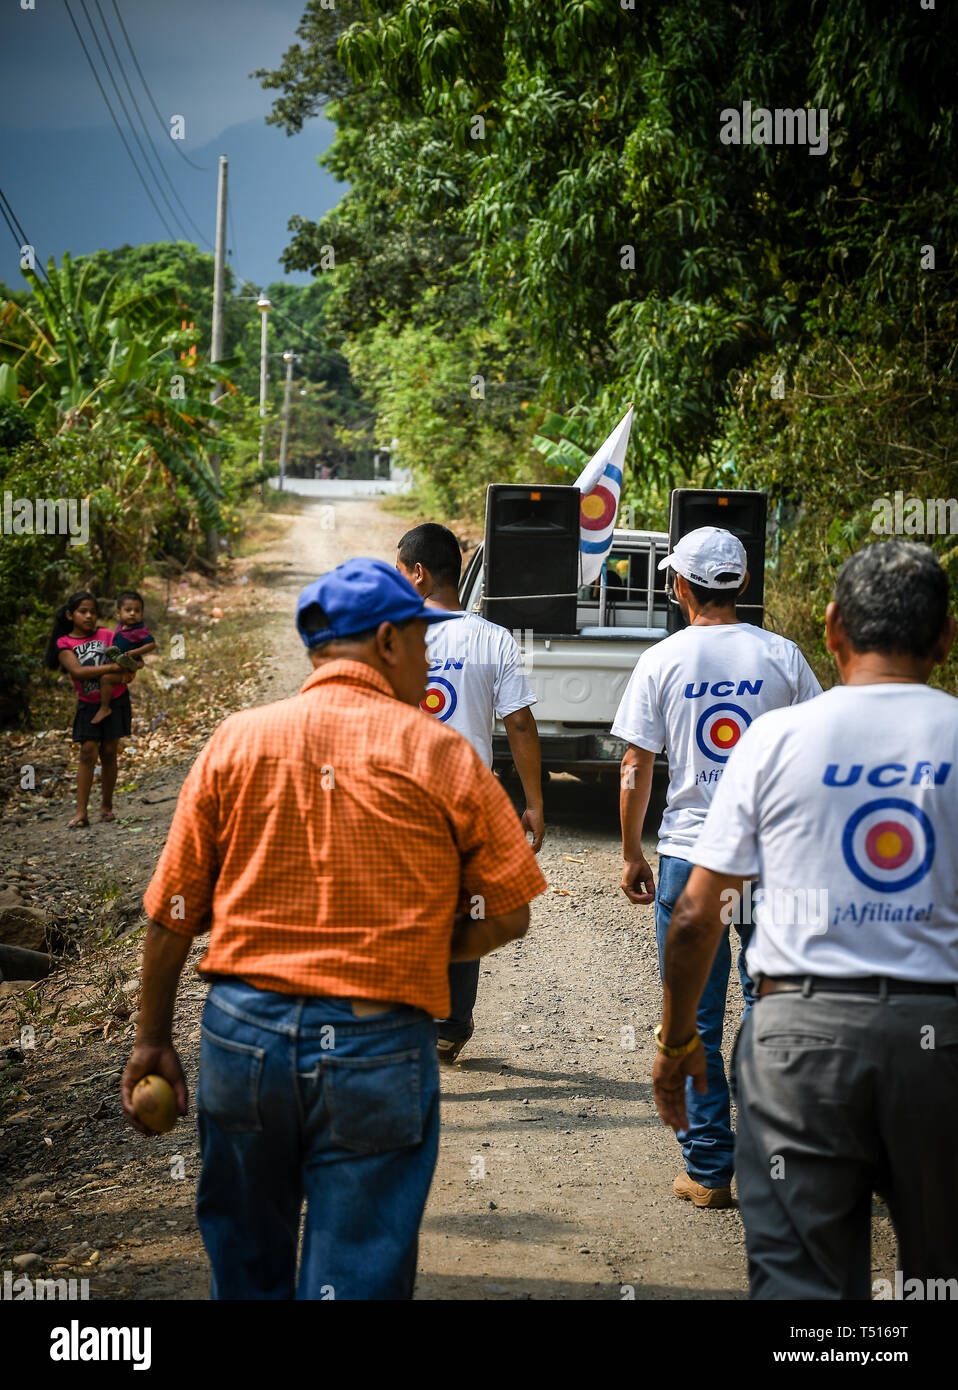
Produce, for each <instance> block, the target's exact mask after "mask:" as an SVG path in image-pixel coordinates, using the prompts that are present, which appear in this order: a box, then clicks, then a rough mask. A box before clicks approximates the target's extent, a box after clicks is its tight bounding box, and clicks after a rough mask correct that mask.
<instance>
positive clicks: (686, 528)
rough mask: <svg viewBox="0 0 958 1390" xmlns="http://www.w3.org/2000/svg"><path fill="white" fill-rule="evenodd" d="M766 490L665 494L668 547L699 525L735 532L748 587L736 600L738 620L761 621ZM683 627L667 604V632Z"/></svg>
mask: <svg viewBox="0 0 958 1390" xmlns="http://www.w3.org/2000/svg"><path fill="white" fill-rule="evenodd" d="M767 513H768V494H767V493H764V492H745V491H735V490H733V491H723V490H721V489H719V488H694V487H677V488H673V489H672V492H671V494H670V497H669V550H672V548H673V547H674V546H675V545H676V543H677V542H678V541H680V540H681V539H682V537H683V536H687V535H688V533H689V532H690V531H697V530H698V528H699V527H700V526H721V527H722V529H723V530H725V531H731V533H732V535H733V536H738V538H739V540H740V541H741V542H742V544H743V545H744V546H745V554H746V556H747V557H748V587H747V588H746V590H745V592H744V593H743V594H742V596H741V598H739V599H738V600H737V602H736V613H737V616H738V618H739V621H740V622H743V623H754V624H755V626H756V627H761V626H762V625H763V623H764V621H765V521H766V516H767ZM683 627H685V619H684V618H683V617H682V610H681V609H680V608H679V607H677V605H676V604H674V603H670V604H669V618H668V628H669V632H678V631H679V629H680V628H683Z"/></svg>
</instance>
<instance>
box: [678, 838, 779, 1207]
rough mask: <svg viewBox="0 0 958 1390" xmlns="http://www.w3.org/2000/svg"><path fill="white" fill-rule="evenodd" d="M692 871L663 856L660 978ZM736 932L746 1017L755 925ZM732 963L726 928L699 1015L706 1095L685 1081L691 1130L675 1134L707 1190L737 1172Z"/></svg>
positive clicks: (688, 1168)
mask: <svg viewBox="0 0 958 1390" xmlns="http://www.w3.org/2000/svg"><path fill="white" fill-rule="evenodd" d="M693 868H694V865H692V864H690V863H689V861H688V860H687V859H676V858H673V857H671V856H667V855H663V856H662V857H661V858H660V860H659V882H658V886H657V888H656V890H655V939H656V943H657V945H658V948H659V972H660V974H664V970H665V938H666V934H667V932H668V930H669V923H670V922H671V920H672V909H673V908H674V907H675V904H676V903H677V902H678V900H679V898H680V897H681V895H682V890H683V889H684V887H685V885H686V884H687V883H688V881H689V877H690V875H691V873H692V869H693ZM736 930H737V931H738V934H739V938H740V940H741V943H742V949H741V951H740V952H739V957H738V974H739V979H740V981H741V983H742V993H743V994H744V996H745V1012H746V1013H747V1012H748V1010H749V1009H750V1008H751V1006H752V1004H753V1002H754V1000H755V991H754V988H753V986H752V981H751V980H750V979H749V976H748V973H747V971H746V969H745V950H746V947H747V946H748V943H749V941H750V940H751V939H752V927H751V924H747V925H746V924H743V925H742V926H740V927H737V928H736ZM731 965H732V950H731V945H730V943H729V928H728V927H726V928H725V930H724V931H723V933H722V935H721V938H720V939H719V944H718V950H717V951H716V953H715V960H714V961H713V962H712V969H711V970H710V971H709V977H708V979H707V980H706V982H705V989H704V990H703V991H702V998H701V999H700V1000H699V1007H698V1014H697V1017H696V1025H697V1027H698V1030H699V1034H700V1036H701V1038H702V1044H703V1046H704V1047H705V1058H706V1076H707V1080H708V1091H707V1092H706V1093H705V1095H704V1096H701V1095H699V1093H698V1091H696V1090H695V1089H694V1087H693V1085H692V1082H691V1079H690V1080H689V1081H687V1083H686V1089H685V1102H686V1110H687V1113H688V1117H689V1127H688V1129H682V1130H679V1131H678V1133H677V1134H676V1136H675V1137H676V1138H677V1139H678V1141H679V1143H680V1144H681V1145H682V1154H683V1156H684V1158H685V1167H686V1171H687V1172H688V1175H689V1177H690V1178H692V1179H694V1181H695V1182H700V1183H701V1184H702V1185H703V1187H728V1186H729V1184H730V1183H731V1181H732V1173H733V1172H734V1160H733V1149H734V1140H733V1137H732V1113H731V1107H730V1104H729V1089H728V1081H727V1080H726V1079H725V1064H724V1062H723V1061H722V1027H723V1024H724V1022H725V996H726V994H727V993H728V977H729V972H730V970H731ZM743 1016H744V1015H743Z"/></svg>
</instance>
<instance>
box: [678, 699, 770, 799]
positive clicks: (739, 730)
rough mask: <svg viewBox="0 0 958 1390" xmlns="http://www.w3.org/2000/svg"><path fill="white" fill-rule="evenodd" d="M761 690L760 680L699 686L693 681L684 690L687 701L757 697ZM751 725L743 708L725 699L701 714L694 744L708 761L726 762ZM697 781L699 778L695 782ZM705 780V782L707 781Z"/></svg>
mask: <svg viewBox="0 0 958 1390" xmlns="http://www.w3.org/2000/svg"><path fill="white" fill-rule="evenodd" d="M761 688H762V682H761V680H755V681H739V682H738V685H737V687H736V682H735V681H729V680H725V681H713V682H712V684H711V686H710V685H709V683H708V681H700V682H699V684H698V687H697V688H696V685H695V683H694V682H690V683H689V684H688V685H687V686H686V687H685V698H686V699H687V700H699V699H701V698H702V697H703V696H704V695H706V694H711V695H719V696H722V695H738V696H742V695H757V694H758V693H759V691H760V690H761ZM751 722H752V716H751V715H750V714H749V712H748V710H746V709H743V708H742V706H741V705H736V704H732V703H731V702H730V701H727V700H723V701H721V702H720V703H719V704H712V705H708V706H706V708H705V709H704V710H703V711H702V713H701V714H700V715H699V717H698V720H697V721H696V725H695V742H696V744H697V746H698V748H699V750H700V752H702V753H704V754H705V756H706V757H707V758H710V759H711V760H712V762H715V763H727V762H728V760H729V754H730V753H731V751H732V749H733V748H734V747H735V745H736V744H737V743H738V741H739V739H740V738H741V737H742V735H743V734H744V732H745V730H746V729H747V728H748V726H749V724H751ZM696 780H698V779H696ZM702 780H705V779H704V778H703V779H702Z"/></svg>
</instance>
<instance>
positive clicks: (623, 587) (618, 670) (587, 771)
mask: <svg viewBox="0 0 958 1390" xmlns="http://www.w3.org/2000/svg"><path fill="white" fill-rule="evenodd" d="M668 548H669V538H668V536H667V534H666V533H665V532H662V531H619V530H616V531H615V532H614V533H613V540H612V549H611V552H610V554H609V558H608V563H607V565H606V569H605V571H604V573H603V576H602V581H601V583H596V584H595V585H592V586H591V587H590V588H586V589H581V590H580V591H579V598H578V603H577V607H576V631H575V632H574V633H571V632H569V633H547V632H539V631H530V632H528V633H524V632H516V633H515V637H516V639H517V641H518V642H519V645H520V647H521V648H522V652H523V659H524V664H525V668H526V674H527V675H528V677H529V680H530V682H531V684H532V686H533V689H534V690H535V692H536V695H537V697H538V699H537V703H536V704H535V705H534V706H533V713H534V714H535V718H536V724H537V725H538V729H539V743H540V747H541V750H542V766H543V770H544V772H548V771H552V772H573V773H575V774H576V775H577V776H580V777H583V778H584V779H585V780H596V779H598V778H600V777H602V776H603V774H605V775H613V776H617V775H618V765H619V762H620V761H621V759H622V755H623V754H624V752H625V748H626V745H625V743H624V742H623V740H622V739H619V738H615V737H613V735H612V733H611V728H612V721H613V719H614V718H615V712H616V709H617V708H618V705H619V701H620V699H621V698H622V693H623V691H624V690H625V687H626V684H627V683H628V679H629V677H630V676H631V674H632V671H633V669H634V667H635V663H636V662H637V661H638V659H639V657H640V656H641V655H642V653H643V652H644V651H646V650H647V648H648V647H649V646H651V644H652V643H653V642H658V641H660V640H661V638H663V637H665V636H666V635H667V631H668V628H667V622H668V606H669V605H668V597H667V594H666V591H665V571H664V570H659V569H658V562H659V560H661V559H662V558H663V556H665V555H667V554H668ZM482 577H483V554H482V546H481V545H480V546H479V549H478V550H477V551H476V553H475V554H474V555H473V556H472V557H471V559H470V561H469V563H468V565H467V567H466V571H465V573H464V575H463V578H462V583H461V585H460V589H459V601H460V603H461V604H462V606H463V608H465V609H466V611H467V612H470V613H479V612H481V611H482V610H481V604H482ZM530 638H531V641H530V640H529V639H530ZM493 751H494V757H495V766H496V767H499V768H503V769H504V768H507V767H511V765H512V759H511V756H510V753H509V743H508V740H507V738H506V735H505V731H504V729H503V727H502V723H501V721H499V720H497V721H496V725H495V732H494V736H493Z"/></svg>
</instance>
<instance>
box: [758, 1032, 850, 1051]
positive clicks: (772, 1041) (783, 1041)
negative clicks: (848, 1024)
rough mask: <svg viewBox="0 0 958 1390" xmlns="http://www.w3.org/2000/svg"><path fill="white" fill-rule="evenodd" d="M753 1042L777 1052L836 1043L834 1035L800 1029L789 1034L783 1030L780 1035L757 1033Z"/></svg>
mask: <svg viewBox="0 0 958 1390" xmlns="http://www.w3.org/2000/svg"><path fill="white" fill-rule="evenodd" d="M755 1040H756V1042H757V1043H758V1045H759V1047H770V1048H774V1049H775V1050H776V1051H779V1052H784V1051H786V1050H790V1049H792V1048H796V1047H834V1046H835V1045H836V1043H837V1042H838V1039H837V1038H836V1037H835V1035H834V1034H827V1033H811V1032H806V1031H804V1030H801V1029H793V1030H792V1032H790V1033H789V1032H787V1031H785V1030H783V1031H782V1032H780V1033H758V1034H757V1035H756V1039H755Z"/></svg>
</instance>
